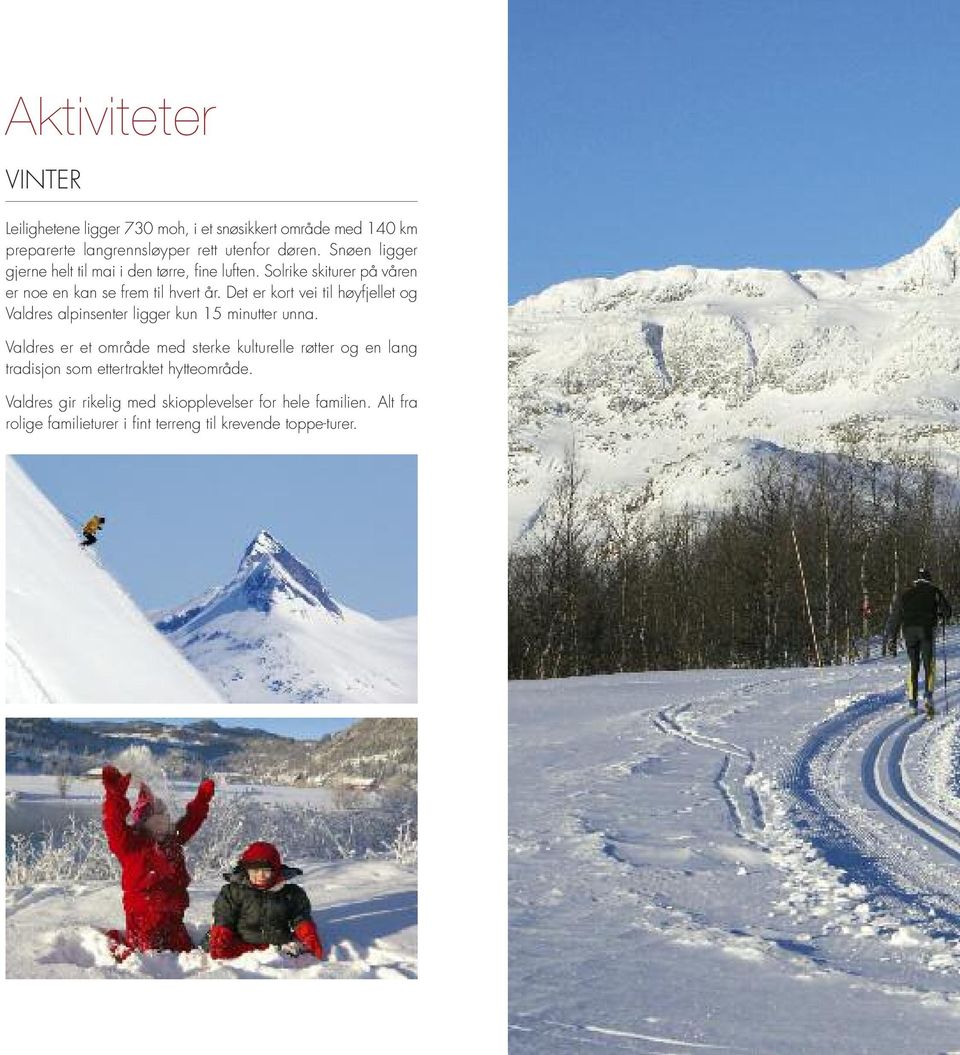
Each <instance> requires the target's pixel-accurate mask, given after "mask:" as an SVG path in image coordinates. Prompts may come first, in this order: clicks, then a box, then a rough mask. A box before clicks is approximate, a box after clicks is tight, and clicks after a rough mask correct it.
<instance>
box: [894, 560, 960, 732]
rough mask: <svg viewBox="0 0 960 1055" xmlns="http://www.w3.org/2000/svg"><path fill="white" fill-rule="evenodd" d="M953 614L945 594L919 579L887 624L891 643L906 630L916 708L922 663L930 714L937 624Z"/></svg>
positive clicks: (901, 598)
mask: <svg viewBox="0 0 960 1055" xmlns="http://www.w3.org/2000/svg"><path fill="white" fill-rule="evenodd" d="M952 614H953V608H952V607H951V606H950V602H949V601H948V600H947V598H946V596H945V595H944V593H943V591H942V590H941V589H940V588H939V587H937V586H934V585H933V583H932V582H930V580H929V579H925V578H919V579H916V580H915V581H914V582H913V583H912V584H911V585H910V586H908V587H907V588H906V589H905V590H904V591H903V592H902V593H901V594H900V595H899V596H898V597H897V599H896V601H894V604H893V608H892V609H891V610H890V618H889V619H888V620H887V628H886V636H887V638H888V639H889V640H890V641H895V640H896V637H897V634H898V633H899V632H900V630H901V629H902V630H903V643H904V644H905V645H906V648H907V654H908V655H909V656H910V678H909V683H908V692H909V696H910V702H911V704H913V705H916V702H917V689H918V686H917V680H918V676H919V673H920V663H921V662H922V663H923V687H924V697H925V698H926V700H927V704H928V707H927V709H928V711H929V712H930V713H932V710H931V708H932V700H933V687H934V669H933V639H934V635H935V633H936V630H937V621H938V620H940V619H943V620H944V621H946V620H947V619H949V618H950V616H951V615H952Z"/></svg>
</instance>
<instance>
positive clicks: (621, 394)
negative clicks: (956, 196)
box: [510, 210, 960, 538]
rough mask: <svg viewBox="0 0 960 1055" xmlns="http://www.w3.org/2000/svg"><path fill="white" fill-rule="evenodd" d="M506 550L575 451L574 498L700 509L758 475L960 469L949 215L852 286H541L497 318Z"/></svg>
mask: <svg viewBox="0 0 960 1055" xmlns="http://www.w3.org/2000/svg"><path fill="white" fill-rule="evenodd" d="M510 418H511V422H510V448H511V451H510V480H511V505H510V514H511V534H512V537H514V538H515V537H517V536H518V535H522V534H523V532H524V530H525V528H526V527H527V526H528V525H529V523H530V522H531V520H532V519H535V518H536V516H537V513H538V511H539V509H540V507H541V505H542V503H543V501H544V498H545V497H546V495H547V494H548V492H549V490H550V487H551V485H552V482H553V481H554V480H555V479H556V476H557V473H558V469H559V467H560V465H561V464H562V462H563V460H564V457H565V456H566V453H567V452H568V451H569V450H570V449H571V448H572V447H574V446H575V448H576V452H577V456H578V458H579V460H580V463H581V465H582V466H583V467H584V468H585V469H586V470H587V474H588V476H587V486H588V487H589V488H591V489H594V490H598V491H604V492H607V493H614V494H622V495H624V496H625V497H627V498H635V497H636V496H637V495H641V494H642V495H643V496H644V498H645V500H646V501H652V502H653V503H654V504H656V505H661V506H663V507H667V508H670V507H673V508H676V507H680V506H683V505H684V504H691V505H693V506H697V507H710V506H712V505H716V504H718V503H720V502H722V501H724V500H725V498H726V497H727V496H728V495H729V494H731V493H733V492H735V491H736V490H737V489H738V488H739V487H740V486H742V485H743V483H744V482H745V481H746V480H747V479H749V475H750V472H751V470H752V467H753V466H755V465H756V463H757V460H758V459H761V458H763V457H765V456H767V455H769V454H770V453H776V452H778V451H786V452H793V453H794V454H796V455H798V456H802V455H805V454H810V453H812V452H820V451H826V452H834V451H837V450H840V449H843V448H845V447H849V445H851V444H860V445H861V446H863V445H866V448H867V449H869V448H873V449H878V448H879V449H882V448H885V447H889V446H894V447H906V448H907V449H909V448H910V447H916V448H917V449H918V450H920V451H922V452H924V453H927V454H929V453H934V454H936V455H938V456H939V457H940V458H941V460H942V461H943V462H944V464H947V465H955V464H956V462H957V459H958V455H960V210H958V211H957V212H956V213H954V215H953V216H952V217H951V218H950V219H949V220H947V222H946V223H945V224H944V226H943V227H942V228H941V229H940V230H939V231H937V232H936V233H935V234H934V235H933V236H932V237H931V238H930V239H929V240H928V241H927V242H926V243H925V244H924V245H922V246H921V247H920V248H919V249H917V250H916V251H914V252H913V253H910V254H908V255H907V256H905V257H903V258H901V259H900V260H896V261H893V262H892V263H890V264H886V265H884V266H882V267H877V268H872V269H864V270H859V271H818V270H808V271H798V272H786V271H772V270H763V269H760V268H744V269H740V270H732V271H723V270H717V269H710V268H697V267H689V266H678V267H671V268H667V269H665V270H663V271H634V272H630V273H629V274H625V275H621V276H619V277H618V278H610V279H607V278H590V279H577V280H574V281H571V282H564V283H561V284H560V285H556V286H552V287H551V288H549V289H547V290H545V291H544V292H542V293H540V294H537V295H536V296H532V297H528V298H526V299H525V300H522V301H520V302H519V303H518V304H515V305H514V306H513V307H512V308H511V309H510Z"/></svg>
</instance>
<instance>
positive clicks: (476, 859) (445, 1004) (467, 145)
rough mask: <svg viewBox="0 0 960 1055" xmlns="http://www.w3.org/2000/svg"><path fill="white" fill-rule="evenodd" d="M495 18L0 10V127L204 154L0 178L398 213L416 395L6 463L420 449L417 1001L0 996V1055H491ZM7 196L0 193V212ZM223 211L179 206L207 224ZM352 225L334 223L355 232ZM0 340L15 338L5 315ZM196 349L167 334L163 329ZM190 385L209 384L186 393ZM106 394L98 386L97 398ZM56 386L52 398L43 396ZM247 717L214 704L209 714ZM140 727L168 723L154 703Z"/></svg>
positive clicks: (498, 914) (339, 7) (87, 152)
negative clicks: (150, 131)
mask: <svg viewBox="0 0 960 1055" xmlns="http://www.w3.org/2000/svg"><path fill="white" fill-rule="evenodd" d="M505 17H506V5H505V4H502V3H493V4H482V5H461V4H456V3H453V4H451V3H449V2H447V3H442V2H437V0H414V2H409V3H398V2H391V0H362V2H359V0H352V2H349V3H345V2H339V3H328V2H323V3H316V4H310V5H308V4H299V3H286V2H279V3H272V4H258V5H253V4H230V5H227V4H215V5H214V4H204V3H180V2H172V3H166V4H163V5H150V6H147V7H141V6H139V5H131V4H120V3H93V4H87V5H77V4H66V3H59V2H56V3H48V4H44V5H17V6H16V7H14V6H13V5H8V6H7V7H6V8H5V9H4V12H3V15H2V30H3V33H2V36H3V40H4V60H3V70H2V92H0V108H2V112H3V115H4V125H6V121H7V119H8V117H9V114H10V113H11V112H12V110H13V107H14V105H15V103H16V100H17V97H18V96H21V95H22V96H24V97H25V98H26V99H27V100H30V101H31V103H32V102H33V101H35V100H36V98H37V97H38V96H40V95H42V96H43V97H44V99H45V100H58V99H66V98H67V97H70V98H71V99H72V100H73V101H74V102H75V101H76V100H77V97H79V96H82V97H83V100H84V103H85V104H87V105H89V106H90V107H91V109H93V108H94V107H95V106H99V107H101V108H102V106H104V105H106V103H107V102H108V101H109V97H110V96H111V95H113V96H114V98H115V100H118V99H119V97H120V96H123V97H124V98H125V99H126V101H127V102H128V103H129V104H131V105H150V106H157V105H159V103H160V100H161V99H162V98H164V97H165V98H166V99H167V101H168V102H169V103H170V104H171V105H173V106H180V105H192V106H196V107H198V108H199V107H201V106H204V105H206V106H216V110H214V111H213V112H212V114H211V115H210V121H209V134H208V135H207V136H206V137H204V138H201V137H199V136H195V137H190V138H181V137H177V136H171V137H163V136H160V135H155V136H152V137H149V138H138V137H134V136H131V137H119V136H116V137H113V138H104V137H92V136H83V137H73V138H70V139H67V138H60V137H57V136H49V135H48V134H47V133H45V134H44V135H43V137H32V136H28V135H25V134H21V133H17V134H11V135H8V136H6V137H4V138H3V139H2V141H0V142H2V147H0V149H2V153H3V158H4V167H6V168H8V169H15V168H42V167H58V168H59V167H67V168H78V169H80V170H81V172H82V192H81V193H80V194H79V195H77V196H78V197H83V198H84V199H181V200H182V199H285V200H291V199H311V200H313V199H386V198H390V199H416V201H417V202H418V204H416V205H407V206H403V207H402V208H403V215H404V216H405V217H407V218H408V219H410V218H412V219H414V222H416V223H417V224H418V226H419V229H420V232H421V233H420V242H421V244H422V246H423V255H422V259H421V260H420V261H418V264H419V265H420V266H421V267H422V268H423V270H422V275H423V277H422V279H421V305H420V308H421V310H420V311H419V313H418V321H417V323H416V332H417V336H418V340H419V341H420V343H421V346H422V350H421V353H420V362H418V363H417V364H416V372H415V375H412V374H409V367H410V365H412V364H407V363H403V362H397V363H389V364H385V365H384V367H383V369H384V370H393V371H395V372H396V373H395V376H393V377H391V378H390V379H389V381H390V384H389V385H388V384H387V381H386V380H385V382H384V383H385V387H395V386H396V385H400V384H402V383H403V381H404V379H405V378H406V377H408V376H415V377H416V378H417V381H418V394H420V396H421V408H420V410H419V412H418V413H417V414H415V415H408V416H399V415H398V416H384V417H383V418H382V419H381V420H379V421H378V423H371V424H370V425H367V426H365V427H364V428H363V429H362V430H359V431H357V432H353V433H341V434H332V433H331V434H328V435H325V436H321V437H320V438H316V439H310V440H300V441H294V440H293V439H292V438H291V437H290V436H289V435H288V434H286V433H284V432H283V431H281V432H280V433H274V434H269V433H267V434H264V433H256V434H252V435H247V434H239V435H238V434H224V433H211V434H202V435H201V436H200V437H194V436H192V435H191V434H190V433H167V434H164V435H158V434H156V433H146V434H137V433H129V432H127V433H121V434H119V435H118V434H117V433H59V434H58V433H49V432H38V433H34V434H33V435H31V436H23V435H22V434H15V433H10V432H4V434H3V443H4V452H5V453H51V454H62V453H86V454H92V453H140V452H143V453H157V452H162V453H228V452H229V453H238V454H242V453H271V452H273V453H318V454H320V453H324V452H331V453H376V454H380V453H416V454H418V455H419V487H420V565H419V568H420V572H419V581H420V590H419V641H420V647H419V656H420V702H419V705H418V706H417V707H416V708H410V709H408V710H405V711H403V713H410V714H416V716H417V717H418V718H419V720H420V725H419V727H420V775H421V776H420V823H421V842H420V871H419V960H420V977H419V979H418V980H417V981H414V982H396V983H390V982H380V983H374V984H361V983H360V982H349V981H348V982H344V981H339V982H329V983H326V984H324V983H322V982H321V983H314V984H311V985H309V986H308V985H307V984H306V983H305V982H304V983H299V984H298V983H293V984H288V985H281V986H267V985H265V984H259V985H256V986H253V987H252V988H251V987H248V986H239V984H238V983H237V982H219V983H214V984H213V985H212V986H211V985H205V986H197V985H186V984H180V985H176V986H174V985H173V984H172V983H170V984H167V983H164V982H159V981H158V982H154V983H152V984H149V983H148V984H146V985H144V984H140V985H137V986H134V987H133V988H131V987H129V986H121V985H120V984H119V982H118V981H113V980H110V981H85V980H78V981H59V980H38V981H6V980H5V981H4V983H3V1003H4V1012H5V1014H4V1019H5V1027H6V1028H5V1034H6V1038H7V1043H13V1044H16V1045H23V1044H28V1045H29V1046H30V1048H31V1050H36V1051H40V1052H44V1051H49V1050H60V1049H61V1048H62V1047H63V1046H65V1045H69V1048H70V1050H73V1051H79V1052H83V1051H93V1050H96V1051H98V1052H100V1051H104V1050H107V1051H109V1050H114V1049H121V1050H129V1049H131V1048H132V1049H134V1050H143V1051H146V1052H153V1051H157V1052H159V1051H164V1052H166V1051H169V1050H171V1049H172V1048H179V1047H181V1046H182V1047H183V1048H184V1049H185V1050H196V1049H197V1048H203V1049H205V1048H207V1047H214V1046H215V1047H216V1048H217V1049H224V1048H226V1047H228V1046H229V1047H236V1046H238V1045H239V1046H240V1047H241V1048H242V1049H243V1050H250V1049H253V1048H255V1047H256V1048H259V1047H262V1046H265V1045H269V1046H270V1047H271V1048H273V1049H276V1048H278V1047H279V1048H281V1049H284V1050H290V1051H300V1050H304V1051H306V1050H323V1049H324V1048H327V1047H328V1046H330V1045H336V1046H337V1048H338V1049H339V1050H341V1051H349V1052H354V1051H356V1052H368V1051H381V1050H390V1051H392V1052H415V1051H416V1052H418V1053H419V1052H422V1051H423V1050H424V1048H425V1047H429V1048H434V1049H438V1048H439V1046H441V1045H442V1046H443V1048H444V1049H446V1050H451V1051H460V1052H475V1051H477V1052H479V1051H483V1052H487V1051H497V1050H503V1049H505V1047H506V1029H505V1025H506V1023H505V1017H506V1016H505V1010H506V999H505V996H506V912H505V894H506V884H505V873H506V869H505V864H506V862H505V852H504V847H505V834H506V832H505V827H506V703H505V698H506V689H505V681H504V675H505V656H504V652H505V627H504V623H505V582H504V579H505V572H504V561H505V556H504V554H505V546H504V542H505V530H504V527H505V498H504V496H505V487H504V476H503V466H504V464H505V459H504V447H505V406H506V403H505V384H504V378H505V370H504V365H505V356H504V353H503V345H504V326H503V323H504V316H505V312H504V308H505V290H506V281H505V267H506V248H505V245H506V25H505ZM15 196H16V193H15V192H11V191H10V190H9V189H8V187H7V185H6V181H5V184H4V198H13V197H15ZM27 196H29V197H31V198H33V197H41V196H42V195H39V194H36V193H30V194H29V195H28V194H27V193H23V194H21V195H20V197H27ZM51 197H52V198H56V197H57V196H51ZM60 197H62V196H60ZM238 208H239V207H236V206H234V207H227V206H214V205H210V206H190V209H191V210H199V209H204V210H206V215H207V216H208V217H209V219H210V221H211V222H216V221H217V220H218V219H219V218H220V217H221V212H220V211H218V210H223V212H222V215H223V218H224V220H225V219H226V217H227V216H228V215H229V216H231V217H232V216H237V215H240V213H238V212H237V211H236V210H237V209H238ZM285 208H288V209H289V218H290V221H291V222H302V220H304V219H313V218H317V219H321V218H326V217H325V216H322V215H321V212H322V210H323V209H324V207H323V206H320V205H314V206H310V207H304V208H302V209H293V208H292V207H285ZM338 208H341V209H342V208H344V207H338ZM372 208H373V207H371V206H357V207H356V211H357V216H358V217H359V216H362V215H366V214H370V212H371V210H372ZM378 208H380V207H378ZM383 208H385V207H383ZM398 208H399V207H398ZM164 209H166V210H168V213H167V214H162V212H161V210H164ZM185 209H186V206H176V205H165V206H159V205H143V206H134V205H131V206H129V207H128V208H123V207H121V206H118V205H102V206H94V205H88V206H84V207H80V206H67V205H57V206H42V207H41V206H37V207H36V208H23V207H21V206H10V205H5V206H4V207H3V217H4V223H8V222H9V223H16V222H18V221H20V220H23V219H27V220H31V221H40V222H43V223H55V222H61V223H62V222H79V218H80V217H81V216H82V217H83V218H85V219H86V218H96V219H99V220H100V222H104V223H111V222H112V223H116V222H119V221H120V220H126V219H135V218H137V214H136V213H134V212H131V211H130V210H147V212H145V213H143V215H147V214H149V215H150V216H151V217H158V216H161V215H167V216H168V217H169V219H170V221H171V222H172V221H173V220H174V219H176V218H177V217H178V216H180V215H183V214H184V210H185ZM231 209H232V210H233V211H232V212H231V211H230V210H231ZM309 210H315V211H314V212H313V213H311V212H310V211H309ZM128 212H129V213H130V214H129V215H126V214H127V213H128ZM248 212H249V216H250V218H254V216H257V215H260V216H262V215H265V213H264V212H263V211H262V210H259V208H258V207H257V206H252V205H251V206H249V208H248ZM191 215H193V213H192V212H191ZM287 215H288V214H287V213H284V214H282V215H281V222H282V218H283V217H284V216H287ZM337 219H338V220H339V221H340V222H344V221H349V214H344V213H342V212H341V213H339V214H338V216H337ZM424 309H429V310H424ZM368 310H369V309H367V308H364V307H363V306H358V305H353V304H350V305H344V306H342V307H336V306H331V308H330V309H329V311H330V314H329V315H327V316H326V319H327V320H328V323H329V328H330V331H331V332H334V331H336V332H348V331H349V330H350V328H351V327H354V328H356V326H357V322H356V320H357V318H358V317H359V313H361V312H365V311H368ZM338 313H339V315H338ZM375 317H376V319H377V320H378V322H377V326H376V328H380V327H381V326H382V327H383V328H385V329H387V330H391V329H392V330H393V331H394V332H399V331H400V330H401V329H403V328H404V327H407V326H408V323H407V318H408V317H407V316H406V315H404V314H403V309H402V308H401V306H397V307H393V306H384V305H380V306H377V308H376V316H375ZM3 329H4V331H5V332H4V337H10V336H14V334H12V333H11V332H10V324H9V323H8V322H7V320H4V326H3ZM202 329H203V324H198V325H197V326H194V325H192V324H191V325H190V330H189V332H190V335H191V336H193V335H194V334H195V335H196V336H198V337H199V336H202V335H203V333H202ZM277 330H278V336H279V335H280V333H279V330H280V324H278V326H277ZM17 331H18V332H17V333H16V336H21V335H28V336H29V331H28V330H26V329H24V328H22V327H19V326H18V327H17ZM64 331H65V332H64V334H63V337H62V339H63V340H76V339H77V338H78V328H77V327H74V328H72V329H68V328H67V327H64ZM47 332H49V331H47ZM337 368H338V364H332V365H331V366H330V367H329V370H336V369H337ZM342 368H343V369H344V370H345V371H346V370H348V369H349V366H348V365H344V366H343V367H342ZM404 370H407V371H408V372H407V373H404V372H403V371H404ZM261 373H262V372H261ZM347 376H348V375H347V374H345V375H344V378H345V382H346V378H347ZM349 376H353V375H349ZM326 377H327V379H328V380H329V379H330V378H331V374H330V373H329V372H328V373H327V374H326ZM5 380H6V379H5ZM334 380H335V379H334ZM61 383H62V384H63V386H64V391H68V390H69V388H70V386H69V383H68V382H65V381H61ZM3 387H4V388H6V387H7V385H6V384H4V386H3ZM195 387H196V391H197V392H202V391H204V390H208V389H209V388H210V387H213V386H211V385H210V383H209V381H208V380H207V379H203V378H201V379H198V380H197V381H196V383H195ZM261 387H262V389H263V390H264V391H267V392H269V391H270V388H271V384H270V382H264V383H263V384H262V385H261ZM275 387H287V388H288V387H289V385H276V386H275ZM306 387H307V388H308V389H312V387H313V384H312V383H311V384H307V386H306ZM327 387H329V388H330V389H331V390H335V389H336V387H337V386H336V384H335V383H332V384H330V385H328V386H327ZM345 387H349V385H346V383H345ZM94 388H96V386H94ZM110 390H111V392H120V393H121V394H122V391H123V390H122V389H121V388H120V387H119V386H118V385H117V383H116V382H113V383H112V385H111V389H110ZM58 391H59V388H58V384H56V383H51V384H50V387H49V389H48V390H47V392H46V393H45V394H49V395H54V396H55V395H57V394H58ZM131 391H132V389H131ZM177 391H178V393H179V394H189V393H190V388H189V387H188V386H187V385H184V384H182V385H181V386H179V387H178V389H177ZM5 409H6V408H5ZM385 530H389V523H388V522H385ZM11 559H13V558H12V557H11ZM262 710H263V709H262V708H258V707H243V706H233V707H231V708H230V709H229V715H230V716H243V715H244V714H249V715H255V714H257V713H260V712H262ZM180 711H181V713H188V714H190V715H191V716H192V715H193V712H190V711H187V712H184V711H183V709H182V708H181V709H180ZM129 712H130V714H131V716H139V715H140V714H142V713H143V712H142V710H138V709H137V708H136V707H133V706H131V707H130V708H129ZM18 713H22V712H18ZM38 713H39V712H38ZM165 713H170V714H174V713H177V707H176V703H175V701H171V706H170V708H169V710H167V711H166V712H165ZM282 713H286V712H284V711H283V709H282V708H281V707H278V708H277V710H276V711H275V712H273V711H272V712H271V714H276V715H278V716H279V715H280V714H282ZM290 713H299V714H300V715H303V714H305V713H307V712H306V711H304V710H302V709H301V710H299V711H298V712H294V711H290ZM333 713H335V711H334V708H326V709H322V710H317V711H316V714H317V716H323V715H332V714H333ZM350 713H351V714H357V715H358V716H363V714H365V713H369V714H375V713H386V712H378V711H377V709H376V708H375V707H374V708H370V709H369V710H367V711H363V709H362V708H354V709H353V711H352V712H350ZM389 713H392V714H397V713H399V712H398V711H397V710H393V711H390V712H389ZM45 716H48V717H61V718H68V717H71V715H70V714H69V713H66V711H65V712H64V713H62V714H61V713H59V712H58V713H57V714H49V713H48V714H46V715H45ZM196 717H198V718H199V717H201V715H199V714H197V715H196ZM209 717H216V716H215V715H211V716H209Z"/></svg>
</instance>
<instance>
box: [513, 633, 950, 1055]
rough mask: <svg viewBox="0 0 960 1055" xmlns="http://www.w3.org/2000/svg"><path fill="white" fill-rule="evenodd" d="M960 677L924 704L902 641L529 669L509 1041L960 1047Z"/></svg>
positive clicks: (801, 1054) (519, 687)
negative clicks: (896, 646) (838, 660)
mask: <svg viewBox="0 0 960 1055" xmlns="http://www.w3.org/2000/svg"><path fill="white" fill-rule="evenodd" d="M948 648H949V659H950V668H951V670H956V669H957V666H958V663H960V638H958V637H957V635H956V634H955V633H954V634H953V636H952V637H951V638H950V639H949V645H948ZM950 692H951V696H952V697H953V701H952V703H951V709H950V713H949V715H947V716H946V717H943V716H941V717H939V718H938V719H937V720H935V721H934V722H931V723H927V722H924V721H922V720H920V719H916V718H913V717H911V716H910V715H909V714H908V713H907V711H906V709H905V708H904V706H903V702H902V663H900V662H896V661H893V660H890V659H884V660H874V661H870V662H866V663H863V664H860V665H857V666H847V667H833V668H827V669H824V670H811V669H792V670H764V671H744V670H739V671H699V672H684V673H675V672H671V673H648V674H642V675H641V674H636V675H614V676H607V677H595V678H575V679H569V680H565V681H553V682H550V681H545V682H536V683H533V682H525V683H515V684H514V685H513V686H512V689H511V745H510V902H511V903H510V919H511V934H510V959H511V967H510V984H511V994H510V1005H511V1014H510V1042H511V1050H512V1051H514V1052H516V1053H517V1055H521V1053H522V1055H528V1053H530V1055H534V1053H535V1055H541V1053H543V1055H546V1053H548V1052H549V1053H550V1055H555V1053H558V1052H559V1053H565V1052H575V1051H576V1052H580V1051H583V1050H584V1045H587V1046H589V1047H591V1048H592V1049H593V1050H599V1051H601V1052H602V1051H610V1052H613V1051H632V1052H653V1051H664V1052H665V1051H671V1052H677V1053H679V1052H684V1053H692V1052H695V1051H701V1050H714V1051H736V1052H748V1053H754V1055H772V1053H776V1055H809V1053H810V1052H820V1051H831V1052H834V1053H836V1055H859V1053H869V1055H900V1053H901V1052H903V1050H904V1049H905V1047H909V1048H910V1050H913V1051H923V1052H931V1053H935V1052H936V1053H944V1052H951V1051H952V1052H956V1051H958V1050H960V707H958V705H960V682H956V681H955V680H954V679H953V677H952V676H951V679H950ZM937 695H938V706H939V707H940V708H941V710H942V707H943V699H942V689H940V690H938V694H937Z"/></svg>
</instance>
